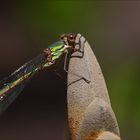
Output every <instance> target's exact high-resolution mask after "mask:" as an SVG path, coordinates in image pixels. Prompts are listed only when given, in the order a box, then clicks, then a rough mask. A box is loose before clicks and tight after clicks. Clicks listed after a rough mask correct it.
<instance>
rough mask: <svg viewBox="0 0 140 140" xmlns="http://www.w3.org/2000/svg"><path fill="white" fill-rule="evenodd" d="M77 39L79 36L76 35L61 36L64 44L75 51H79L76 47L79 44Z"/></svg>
mask: <svg viewBox="0 0 140 140" xmlns="http://www.w3.org/2000/svg"><path fill="white" fill-rule="evenodd" d="M76 37H77V34H75V33H69V34H62V35H61V36H60V39H61V40H62V41H63V42H64V44H65V45H67V46H69V48H71V49H73V50H74V51H77V48H76V47H75V46H76V45H77V43H76V42H75V40H76Z"/></svg>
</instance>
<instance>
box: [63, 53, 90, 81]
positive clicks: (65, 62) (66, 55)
mask: <svg viewBox="0 0 140 140" xmlns="http://www.w3.org/2000/svg"><path fill="white" fill-rule="evenodd" d="M67 58H68V51H67V50H66V51H65V58H64V71H65V72H66V73H69V74H72V75H75V76H77V77H79V78H81V79H83V80H84V81H86V82H87V83H90V81H89V80H88V79H86V78H85V77H83V76H81V75H78V74H75V73H73V72H70V71H68V70H67V69H66V67H67Z"/></svg>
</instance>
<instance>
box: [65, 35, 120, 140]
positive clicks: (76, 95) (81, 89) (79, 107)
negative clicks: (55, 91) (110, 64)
mask: <svg viewBox="0 0 140 140" xmlns="http://www.w3.org/2000/svg"><path fill="white" fill-rule="evenodd" d="M79 36H80V35H79ZM82 40H84V37H82V38H81V41H82ZM82 42H84V41H82ZM80 55H81V53H79V52H75V53H73V54H72V57H71V58H70V61H69V72H72V73H75V74H78V75H79V76H82V77H84V78H86V79H88V80H90V83H87V82H86V81H85V80H84V79H81V78H80V77H78V76H75V75H73V74H71V73H69V74H68V91H67V100H68V119H69V127H70V133H71V139H72V140H94V139H96V138H97V136H98V134H99V133H101V132H104V131H110V132H113V133H115V134H116V135H118V136H119V128H118V124H117V121H116V118H115V115H114V113H113V111H112V108H111V104H110V99H109V95H108V91H107V88H106V84H105V81H104V77H103V74H102V71H101V69H100V66H99V64H98V62H97V59H96V57H95V55H94V53H93V51H92V49H91V47H90V46H89V44H88V42H87V41H86V43H85V45H84V56H83V58H79V57H77V56H80ZM88 137H89V138H88Z"/></svg>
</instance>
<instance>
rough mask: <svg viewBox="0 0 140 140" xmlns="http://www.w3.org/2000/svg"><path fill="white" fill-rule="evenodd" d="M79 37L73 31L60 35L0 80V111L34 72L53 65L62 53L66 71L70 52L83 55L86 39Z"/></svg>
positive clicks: (8, 103) (15, 95) (21, 88)
mask: <svg viewBox="0 0 140 140" xmlns="http://www.w3.org/2000/svg"><path fill="white" fill-rule="evenodd" d="M81 38H82V36H81V35H80V34H74V33H69V34H64V35H61V37H60V41H58V42H56V43H54V44H52V45H50V46H49V47H48V48H46V49H45V50H44V51H43V53H42V54H40V55H39V56H37V57H35V58H34V59H32V60H31V61H29V62H27V63H25V64H24V65H23V66H22V67H20V68H19V69H17V70H16V71H15V72H13V73H12V74H11V75H10V76H9V77H7V78H5V79H4V80H2V81H0V113H1V112H2V111H3V110H5V109H6V108H7V107H8V106H9V105H10V103H11V102H13V100H14V99H15V98H16V97H17V95H18V94H19V93H20V92H21V91H22V90H23V88H24V87H25V86H26V85H27V82H28V81H30V79H31V78H32V77H33V76H34V75H35V74H36V73H38V72H39V71H41V70H43V69H46V68H48V67H50V66H52V65H54V64H55V63H56V61H57V60H59V59H60V58H61V56H62V55H65V60H64V70H65V71H66V72H68V71H67V69H66V63H67V55H68V54H69V53H70V52H71V53H73V52H76V51H78V52H80V53H81V54H82V55H81V57H82V56H83V55H84V43H85V41H86V40H84V41H83V42H82V41H81ZM74 75H76V76H78V77H81V78H82V79H84V80H85V81H86V82H89V81H88V80H87V79H86V78H84V77H82V76H79V75H78V74H74Z"/></svg>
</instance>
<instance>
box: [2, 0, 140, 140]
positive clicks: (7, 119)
mask: <svg viewBox="0 0 140 140" xmlns="http://www.w3.org/2000/svg"><path fill="white" fill-rule="evenodd" d="M69 32H76V33H77V32H79V33H81V34H82V35H83V36H85V37H86V39H87V40H88V41H89V43H90V44H91V46H92V48H93V51H94V53H95V55H96V56H97V59H98V61H99V63H100V66H101V68H102V71H103V74H104V76H105V80H106V83H107V87H108V91H109V94H110V98H111V102H112V107H113V109H114V112H115V114H116V117H117V120H118V123H119V126H120V131H121V136H122V139H124V140H127V139H132V140H134V139H140V135H139V129H140V109H139V107H140V101H139V98H140V86H139V84H140V78H139V74H140V61H139V59H140V54H139V53H140V39H139V37H140V1H133V0H132V1H111V0H110V1H86V0H81V1H80V0H77V1H74V0H67V1H65V0H51V1H45V0H40V1H36V0H30V1H28V0H20V1H18V0H4V1H1V2H0V78H1V79H2V78H4V77H5V76H7V75H9V74H10V73H11V72H13V71H14V70H15V69H16V68H18V67H19V66H21V65H22V64H24V63H25V62H27V61H28V60H30V59H32V58H33V57H35V56H36V55H38V54H39V53H40V52H41V51H42V50H43V49H44V48H46V47H47V46H48V45H49V44H51V43H53V42H55V41H56V40H58V38H59V35H60V34H63V33H69ZM66 112H67V107H66V81H65V80H62V79H61V78H59V77H58V76H56V75H55V74H54V73H53V72H52V71H51V70H49V71H44V72H41V73H40V74H38V75H37V76H36V77H35V78H34V79H33V80H32V82H31V83H30V84H29V86H28V87H27V88H26V89H25V90H24V91H23V92H22V94H21V95H20V96H19V97H18V98H17V99H16V101H15V102H14V103H13V104H12V105H11V106H10V107H9V108H8V110H7V111H6V112H5V113H4V114H3V116H2V117H1V118H0V139H1V140H9V139H10V140H19V139H20V140H43V139H44V140H62V138H63V139H66V138H65V135H66V133H65V132H64V131H66V127H67V119H66V118H67V113H66ZM64 127H65V128H64ZM64 129H65V130H64Z"/></svg>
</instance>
